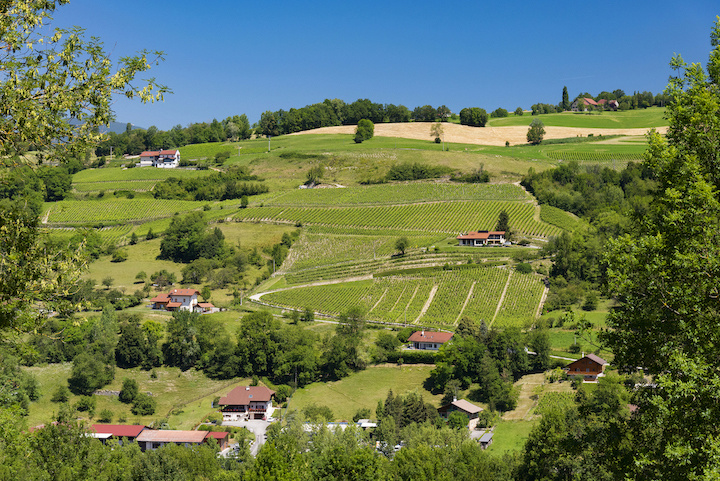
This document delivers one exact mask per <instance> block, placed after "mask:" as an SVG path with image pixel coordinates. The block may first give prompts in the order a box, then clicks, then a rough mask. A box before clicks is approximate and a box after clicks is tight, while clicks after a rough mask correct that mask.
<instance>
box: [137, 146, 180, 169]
mask: <svg viewBox="0 0 720 481" xmlns="http://www.w3.org/2000/svg"><path fill="white" fill-rule="evenodd" d="M179 165H180V151H179V150H177V149H172V150H147V151H145V152H143V153H141V154H140V167H157V168H160V169H174V168H175V167H177V166H179Z"/></svg>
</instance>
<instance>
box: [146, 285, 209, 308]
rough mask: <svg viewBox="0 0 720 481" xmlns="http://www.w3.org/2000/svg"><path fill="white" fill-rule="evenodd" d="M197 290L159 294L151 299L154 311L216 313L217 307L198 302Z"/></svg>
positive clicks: (179, 290)
mask: <svg viewBox="0 0 720 481" xmlns="http://www.w3.org/2000/svg"><path fill="white" fill-rule="evenodd" d="M198 294H200V291H198V290H197V289H173V290H172V291H170V292H169V293H167V294H164V293H163V294H158V295H157V296H155V297H153V298H152V299H150V302H152V308H153V309H164V310H166V311H195V312H201V313H205V312H216V309H217V308H216V307H215V306H213V305H212V304H211V303H209V302H198V298H197V296H198Z"/></svg>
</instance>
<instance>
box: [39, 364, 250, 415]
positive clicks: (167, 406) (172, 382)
mask: <svg viewBox="0 0 720 481" xmlns="http://www.w3.org/2000/svg"><path fill="white" fill-rule="evenodd" d="M25 369H26V370H27V371H28V372H30V373H31V374H33V375H34V376H36V378H37V380H38V382H39V384H40V393H41V398H40V399H39V400H38V401H37V402H34V403H31V404H30V416H29V417H28V425H30V426H35V425H38V424H41V423H47V422H50V421H52V419H53V416H54V415H55V414H57V412H58V408H59V406H58V405H57V404H54V403H52V402H51V401H50V397H51V396H52V393H53V392H54V391H55V389H56V388H57V386H59V385H61V384H64V383H66V382H67V379H68V377H69V376H70V371H71V369H72V364H71V363H64V364H50V365H46V366H38V367H29V368H25ZM154 371H155V373H156V375H157V377H156V378H152V375H151V373H152V371H142V370H140V369H138V368H135V369H119V368H117V369H116V370H115V380H114V381H113V382H112V383H110V384H109V385H108V386H106V387H104V388H103V389H106V390H114V391H119V390H120V389H121V388H122V382H123V379H124V378H130V379H134V380H135V381H137V382H138V384H139V385H140V392H151V393H152V395H153V397H154V398H155V399H156V400H157V411H156V413H155V414H154V415H151V416H136V415H134V414H132V413H131V412H130V406H129V405H127V404H123V403H121V402H120V401H119V399H118V398H117V397H116V396H95V398H96V399H97V408H96V410H95V417H94V418H93V419H94V420H95V421H94V422H97V416H98V414H99V413H100V411H102V410H103V409H109V410H110V411H112V412H113V420H112V422H115V423H129V424H146V425H147V424H150V423H151V422H153V421H155V420H159V419H163V418H165V417H168V422H169V424H170V426H171V428H174V429H192V428H193V427H194V426H195V425H196V424H197V423H199V422H200V421H201V420H202V418H203V417H204V416H206V415H207V414H209V413H210V412H212V411H213V409H212V408H211V407H210V404H211V402H212V400H213V399H214V398H215V397H216V396H221V395H224V394H226V393H227V392H229V391H230V390H231V389H232V388H234V387H235V386H238V385H242V384H247V380H243V379H240V378H238V379H231V380H223V381H214V380H212V379H209V378H207V377H206V376H205V375H204V374H202V373H201V372H198V371H195V370H194V369H191V370H189V371H184V372H183V371H181V370H180V369H178V368H166V367H163V368H155V370H154ZM243 381H244V382H243ZM78 399H79V397H78V396H74V395H73V396H71V399H70V403H71V404H74V403H76V402H77V401H78ZM171 413H174V414H171ZM79 415H80V416H81V417H86V419H88V420H89V421H93V419H90V418H89V417H88V415H87V413H79ZM123 419H124V421H123Z"/></svg>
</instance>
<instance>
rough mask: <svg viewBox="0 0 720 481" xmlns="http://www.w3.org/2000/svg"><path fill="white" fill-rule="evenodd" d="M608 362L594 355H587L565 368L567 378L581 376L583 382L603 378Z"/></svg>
mask: <svg viewBox="0 0 720 481" xmlns="http://www.w3.org/2000/svg"><path fill="white" fill-rule="evenodd" d="M607 365H608V362H607V361H606V360H605V359H603V358H601V357H599V356H596V355H595V354H588V355H587V356H584V357H582V358H580V359H578V360H577V361H574V362H571V363H570V364H568V365H567V366H565V370H566V371H567V374H568V376H582V377H583V381H597V378H598V377H602V376H604V371H605V366H607Z"/></svg>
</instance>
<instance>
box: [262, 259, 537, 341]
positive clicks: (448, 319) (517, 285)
mask: <svg viewBox="0 0 720 481" xmlns="http://www.w3.org/2000/svg"><path fill="white" fill-rule="evenodd" d="M465 267H466V266H460V267H459V268H454V269H433V270H423V271H422V272H414V273H407V274H397V275H393V276H384V277H380V278H376V279H373V280H367V281H355V282H347V283H341V284H330V285H318V286H308V287H298V288H291V289H286V290H281V291H278V292H271V293H267V294H265V295H263V296H262V301H263V302H267V303H270V304H273V305H280V306H286V307H293V308H298V309H303V308H305V307H310V308H312V309H314V310H316V311H318V312H322V313H325V314H331V315H337V314H340V313H342V312H344V311H346V310H347V309H348V307H351V306H355V305H357V306H360V307H361V308H362V309H364V311H365V312H367V317H368V319H371V320H376V321H384V322H395V323H405V322H407V323H408V324H417V325H421V326H437V327H448V328H451V327H452V326H454V325H456V324H457V322H458V320H459V319H460V318H462V317H468V318H470V319H473V320H474V321H476V322H479V321H480V320H481V319H483V320H485V321H486V322H487V323H488V324H490V323H491V322H492V319H493V317H494V316H495V313H496V311H497V312H498V315H497V317H496V319H495V321H494V322H495V323H497V324H498V325H501V326H520V327H524V326H527V325H529V324H531V323H532V321H533V320H534V318H535V312H536V310H537V307H538V304H539V302H540V299H541V296H542V293H543V289H544V286H543V284H542V282H541V279H540V277H539V276H536V275H534V274H518V273H514V272H512V271H511V270H510V269H507V268H500V267H483V266H468V267H467V268H465ZM503 292H505V297H504V298H502V294H503ZM501 299H502V302H501ZM498 306H499V307H498Z"/></svg>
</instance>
